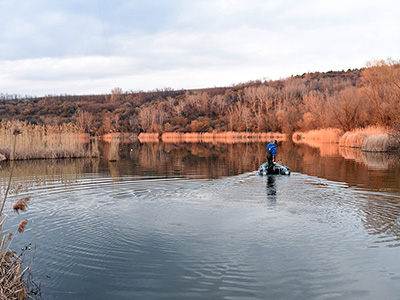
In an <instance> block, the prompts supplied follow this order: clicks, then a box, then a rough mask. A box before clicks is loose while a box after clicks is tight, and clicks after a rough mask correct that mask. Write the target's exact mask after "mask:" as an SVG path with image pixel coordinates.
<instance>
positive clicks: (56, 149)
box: [0, 122, 90, 160]
mask: <svg viewBox="0 0 400 300" xmlns="http://www.w3.org/2000/svg"><path fill="white" fill-rule="evenodd" d="M13 126H14V127H15V125H14V124H13V123H12V122H1V123H0V153H1V154H2V155H4V156H5V157H6V158H7V159H15V160H21V159H38V158H39V159H42V158H73V157H87V156H90V152H88V151H87V150H86V149H85V147H84V143H87V142H89V135H88V134H82V133H80V132H79V131H78V130H77V128H76V126H74V125H71V124H65V125H60V126H42V125H32V124H29V123H27V122H22V123H19V125H18V126H19V128H18V131H19V132H20V135H19V137H18V141H17V144H16V148H15V156H14V157H11V154H12V152H11V148H12V147H13V145H12V136H13V134H12V130H13Z"/></svg>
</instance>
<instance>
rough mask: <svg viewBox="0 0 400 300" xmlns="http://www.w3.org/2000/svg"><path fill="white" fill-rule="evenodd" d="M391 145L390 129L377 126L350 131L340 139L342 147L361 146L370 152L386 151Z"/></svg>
mask: <svg viewBox="0 0 400 300" xmlns="http://www.w3.org/2000/svg"><path fill="white" fill-rule="evenodd" d="M389 145H390V138H389V134H388V130H387V129H385V128H383V127H377V126H370V127H366V128H362V129H356V130H353V131H348V132H346V133H345V134H343V135H342V136H341V137H340V139H339V146H340V147H349V148H360V149H361V150H362V151H370V152H386V151H388V149H389Z"/></svg>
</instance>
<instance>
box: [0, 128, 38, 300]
mask: <svg viewBox="0 0 400 300" xmlns="http://www.w3.org/2000/svg"><path fill="white" fill-rule="evenodd" d="M21 134H22V130H21V127H20V125H19V124H17V125H13V126H12V127H11V128H10V135H11V145H12V148H11V157H13V158H14V157H15V152H16V142H17V136H18V135H21ZM14 167H15V161H14V160H11V168H10V172H9V176H7V179H6V180H7V182H8V183H7V186H6V188H5V191H4V195H2V196H3V197H2V198H3V199H2V201H1V205H0V299H27V298H30V299H34V298H33V297H32V295H34V294H35V295H37V293H33V290H32V293H31V292H27V291H28V290H29V282H30V279H29V278H30V270H31V267H32V262H33V258H34V254H33V256H32V260H31V264H30V266H27V267H24V258H25V251H27V250H30V247H29V245H28V246H25V247H23V248H22V249H21V252H20V253H19V255H18V253H17V252H16V251H13V250H11V243H12V241H13V239H14V237H15V235H16V233H17V232H18V233H23V232H24V231H25V228H26V226H27V224H28V220H27V219H24V220H22V221H20V222H19V224H18V227H17V229H16V231H15V232H9V233H8V234H4V233H3V227H4V222H5V221H7V220H11V221H12V220H13V219H14V218H10V214H11V211H12V210H14V212H15V213H17V214H18V215H19V212H25V211H26V210H27V209H28V204H29V201H30V199H31V198H30V197H29V196H25V197H20V198H19V199H17V198H18V197H17V194H18V192H19V190H20V189H21V187H22V184H20V185H18V187H16V188H15V189H14V190H13V193H14V198H15V199H14V200H13V201H12V204H13V205H12V206H11V207H10V208H9V211H8V212H5V209H6V206H5V204H6V203H7V202H9V201H8V197H9V195H10V194H11V186H12V178H13V171H14Z"/></svg>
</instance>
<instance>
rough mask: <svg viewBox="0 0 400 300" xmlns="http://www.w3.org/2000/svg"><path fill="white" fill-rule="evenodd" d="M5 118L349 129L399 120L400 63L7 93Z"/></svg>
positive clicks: (123, 127)
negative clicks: (199, 83)
mask: <svg viewBox="0 0 400 300" xmlns="http://www.w3.org/2000/svg"><path fill="white" fill-rule="evenodd" d="M0 119H1V120H2V121H8V120H12V119H18V120H26V121H29V122H31V123H34V124H62V123H76V124H77V125H78V126H79V127H80V128H81V129H82V130H84V131H86V132H92V133H96V134H104V133H107V132H113V131H120V132H135V133H139V132H160V133H161V132H170V131H178V132H212V131H252V132H268V131H276V132H284V133H292V132H294V131H307V130H311V129H319V128H327V127H337V128H341V129H343V130H345V131H347V130H351V129H353V128H356V127H365V126H368V125H379V126H388V127H393V128H394V127H397V126H398V124H399V122H400V64H399V62H397V61H393V60H391V59H388V60H386V61H383V60H381V61H373V62H370V63H368V64H367V66H366V67H365V68H363V69H361V70H359V69H355V70H347V71H336V72H333V71H331V72H326V73H319V72H317V73H307V74H303V75H299V76H293V77H290V78H286V79H282V80H275V81H251V82H247V83H243V84H237V85H235V86H231V87H221V88H209V89H202V90H188V91H184V90H179V91H178V90H172V89H165V90H156V91H150V92H123V91H122V90H121V89H120V88H115V89H113V90H112V92H111V93H110V94H107V95H83V96H71V95H60V96H46V97H42V98H32V97H16V96H10V95H2V94H0Z"/></svg>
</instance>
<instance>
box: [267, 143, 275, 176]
mask: <svg viewBox="0 0 400 300" xmlns="http://www.w3.org/2000/svg"><path fill="white" fill-rule="evenodd" d="M276 144H277V141H276V140H275V141H274V142H271V143H269V144H268V145H267V160H268V170H269V171H270V170H272V169H273V167H274V165H275V162H276V159H275V157H276Z"/></svg>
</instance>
